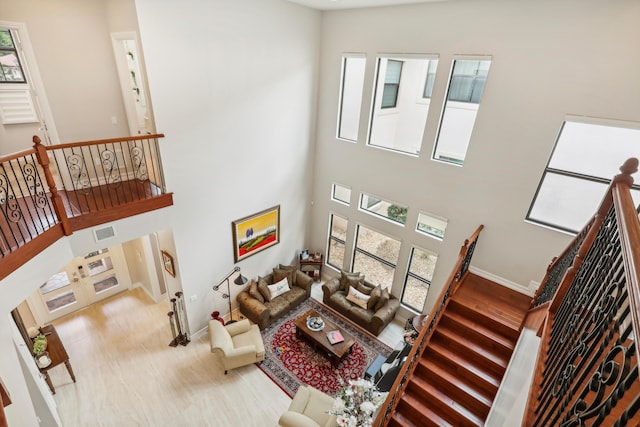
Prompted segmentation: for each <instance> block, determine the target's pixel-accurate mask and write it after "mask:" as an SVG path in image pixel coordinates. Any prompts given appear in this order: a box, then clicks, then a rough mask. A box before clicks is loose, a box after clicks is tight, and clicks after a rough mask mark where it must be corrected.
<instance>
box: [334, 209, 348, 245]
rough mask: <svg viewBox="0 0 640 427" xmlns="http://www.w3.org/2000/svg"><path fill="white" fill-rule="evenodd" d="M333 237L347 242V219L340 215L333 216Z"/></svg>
mask: <svg viewBox="0 0 640 427" xmlns="http://www.w3.org/2000/svg"><path fill="white" fill-rule="evenodd" d="M331 218H332V221H331V236H333V237H336V238H338V239H340V240H341V241H343V242H344V241H346V240H347V224H348V221H347V219H346V218H342V217H341V216H338V215H331Z"/></svg>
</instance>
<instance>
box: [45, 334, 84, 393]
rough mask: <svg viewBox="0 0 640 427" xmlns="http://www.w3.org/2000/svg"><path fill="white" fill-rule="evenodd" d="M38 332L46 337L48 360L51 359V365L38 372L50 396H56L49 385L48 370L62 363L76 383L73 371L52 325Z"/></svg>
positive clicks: (51, 385) (51, 384)
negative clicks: (45, 383) (42, 377)
mask: <svg viewBox="0 0 640 427" xmlns="http://www.w3.org/2000/svg"><path fill="white" fill-rule="evenodd" d="M40 332H41V333H42V334H43V335H44V336H46V337H47V351H48V352H49V358H50V359H51V363H50V364H49V366H47V367H44V368H38V369H40V372H41V373H42V374H43V375H44V380H45V381H46V382H47V385H48V386H49V389H50V390H51V393H52V394H56V389H55V387H54V386H53V383H51V378H50V377H49V369H51V368H53V367H54V366H58V365H59V364H61V363H64V364H65V366H66V367H67V372H69V375H70V376H71V379H72V380H73V382H74V383H75V382H76V376H75V375H74V373H73V369H72V368H71V363H70V362H69V355H68V354H67V350H66V349H65V348H64V345H63V344H62V341H60V337H59V336H58V332H57V331H56V328H55V327H54V326H53V325H47V326H43V327H42V328H40Z"/></svg>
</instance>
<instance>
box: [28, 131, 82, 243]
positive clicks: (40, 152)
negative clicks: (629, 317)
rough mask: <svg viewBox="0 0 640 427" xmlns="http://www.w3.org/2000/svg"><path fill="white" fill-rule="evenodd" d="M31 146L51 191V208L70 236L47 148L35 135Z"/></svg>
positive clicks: (66, 233)
mask: <svg viewBox="0 0 640 427" xmlns="http://www.w3.org/2000/svg"><path fill="white" fill-rule="evenodd" d="M33 148H34V149H35V150H36V157H37V159H38V163H40V166H42V170H43V171H44V177H45V179H46V181H47V186H48V187H49V191H50V192H51V202H52V203H53V210H54V211H55V213H56V216H57V217H58V220H59V221H60V224H61V225H62V231H63V232H64V234H65V236H70V235H71V234H72V231H71V226H70V225H69V218H67V212H66V211H65V209H64V203H63V202H62V197H60V195H59V194H58V189H57V188H56V183H55V181H54V179H53V175H52V174H51V169H49V163H50V161H49V155H48V154H47V149H46V148H45V146H44V145H42V141H41V140H40V138H39V137H38V136H37V135H34V136H33Z"/></svg>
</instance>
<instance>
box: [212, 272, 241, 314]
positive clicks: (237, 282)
mask: <svg viewBox="0 0 640 427" xmlns="http://www.w3.org/2000/svg"><path fill="white" fill-rule="evenodd" d="M234 273H240V267H235V268H234V269H233V270H232V271H231V273H229V274H227V276H226V277H225V278H224V279H222V280H221V281H220V283H218V284H217V285H215V286H214V287H213V290H214V291H216V292H218V293H219V294H221V295H222V298H226V299H228V300H229V321H228V322H227V324H229V323H234V322H236V320H233V312H232V311H231V287H230V284H229V278H230V277H231V276H233V274H234ZM224 282H227V293H226V294H225V293H224V292H222V291H220V286H222V284H223V283H224ZM233 283H235V284H236V285H238V286H242V285H244V284H245V283H247V278H246V277H244V276H243V275H242V274H238V277H236V278H235V280H234V281H233Z"/></svg>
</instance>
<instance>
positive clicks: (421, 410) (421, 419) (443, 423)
mask: <svg viewBox="0 0 640 427" xmlns="http://www.w3.org/2000/svg"><path fill="white" fill-rule="evenodd" d="M402 404H404V405H407V406H408V407H409V408H410V411H411V412H409V413H408V414H407V415H404V411H402V409H403V408H402V406H399V407H398V408H399V409H401V411H400V412H399V413H398V411H396V413H394V414H393V417H396V416H397V415H401V416H402V418H404V420H407V421H409V422H410V423H412V424H409V425H416V426H420V427H428V426H435V427H457V426H458V424H451V423H450V422H449V421H448V420H446V419H445V418H442V417H441V416H440V415H439V414H437V413H436V412H434V411H433V410H432V409H431V408H429V407H427V406H425V405H424V404H423V403H422V401H421V400H420V399H418V398H417V397H416V396H414V395H412V394H408V393H405V394H404V396H403V397H402V402H401V404H400V405H402ZM411 415H414V416H415V417H417V419H415V418H412V417H411ZM398 418H399V417H398ZM412 419H414V420H415V421H416V422H417V423H414V422H413V421H411V420H412Z"/></svg>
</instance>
